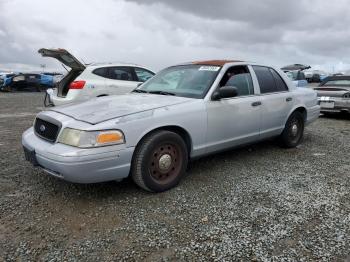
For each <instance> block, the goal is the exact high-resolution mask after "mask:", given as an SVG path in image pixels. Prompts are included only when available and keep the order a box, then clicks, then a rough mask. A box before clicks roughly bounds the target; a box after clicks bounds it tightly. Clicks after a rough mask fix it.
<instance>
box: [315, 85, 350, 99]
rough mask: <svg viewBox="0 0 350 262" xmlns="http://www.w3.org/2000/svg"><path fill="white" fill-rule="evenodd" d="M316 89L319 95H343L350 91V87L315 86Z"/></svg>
mask: <svg viewBox="0 0 350 262" xmlns="http://www.w3.org/2000/svg"><path fill="white" fill-rule="evenodd" d="M314 90H315V91H316V92H317V95H318V96H332V97H342V96H343V95H344V94H346V93H349V92H350V87H339V86H333V87H332V86H320V87H315V88H314Z"/></svg>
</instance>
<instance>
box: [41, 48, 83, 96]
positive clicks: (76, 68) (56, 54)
mask: <svg viewBox="0 0 350 262" xmlns="http://www.w3.org/2000/svg"><path fill="white" fill-rule="evenodd" d="M38 53H39V54H41V55H42V56H43V57H52V58H56V59H57V60H58V61H60V62H61V63H62V64H64V65H66V66H68V67H70V68H71V70H70V71H69V73H68V74H67V75H66V76H65V77H63V78H62V79H61V80H60V81H59V82H58V83H57V85H56V87H57V92H55V93H56V95H57V96H59V97H65V96H66V95H67V93H68V91H69V85H70V83H71V82H73V81H74V79H76V78H77V77H78V76H79V75H80V74H81V72H82V71H84V70H85V68H86V66H85V65H84V64H82V63H81V62H80V61H79V60H78V59H77V58H75V57H74V56H73V55H72V54H71V53H69V52H68V51H67V50H65V49H62V48H58V49H47V48H41V49H39V50H38Z"/></svg>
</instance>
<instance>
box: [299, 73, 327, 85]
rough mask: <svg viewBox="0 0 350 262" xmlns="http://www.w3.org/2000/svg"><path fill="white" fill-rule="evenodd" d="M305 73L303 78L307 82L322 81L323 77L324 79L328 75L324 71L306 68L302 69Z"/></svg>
mask: <svg viewBox="0 0 350 262" xmlns="http://www.w3.org/2000/svg"><path fill="white" fill-rule="evenodd" d="M304 74H305V78H306V80H307V81H308V82H309V83H320V82H322V81H323V80H324V79H326V77H328V74H327V73H326V72H324V71H320V70H313V71H310V70H307V71H304Z"/></svg>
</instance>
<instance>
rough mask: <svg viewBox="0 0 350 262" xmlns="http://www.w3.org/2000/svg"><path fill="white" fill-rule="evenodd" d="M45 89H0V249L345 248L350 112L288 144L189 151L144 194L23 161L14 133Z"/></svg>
mask: <svg viewBox="0 0 350 262" xmlns="http://www.w3.org/2000/svg"><path fill="white" fill-rule="evenodd" d="M42 100H43V94H42V93H41V94H38V93H22V94H21V93H18V94H5V93H0V135H1V138H0V155H1V158H0V163H1V170H0V192H1V194H0V260H5V261H14V260H16V261H18V260H25V261H36V260H45V261H48V260H49V261H58V260H59V261H61V260H66V261H76V260H83V261H96V260H97V259H100V260H107V261H108V260H120V261H122V260H127V261H135V260H144V261H174V260H181V261H185V260H186V261H194V260H196V261H207V260H210V261H225V260H227V261H229V260H257V261H267V260H278V261H287V260H298V261H308V260H324V261H334V260H340V261H346V260H349V259H350V226H349V223H350V193H349V186H350V161H349V159H350V158H349V155H350V153H349V152H350V117H347V116H341V117H333V118H324V117H321V118H320V119H319V120H318V121H317V122H315V123H313V124H312V125H310V126H309V127H307V129H306V131H305V137H304V142H303V143H302V145H300V146H299V147H298V148H295V149H289V150H286V149H281V148H280V147H278V146H277V145H276V143H275V142H274V141H267V142H263V143H259V144H257V145H253V146H249V147H244V148H241V149H236V150H232V151H229V152H226V153H222V154H218V155H214V156H210V157H206V158H204V159H200V160H197V161H195V162H193V163H191V166H190V168H189V171H188V175H187V177H186V178H185V179H184V180H183V181H182V183H181V184H180V185H179V186H178V187H177V188H175V189H173V190H170V191H168V192H165V193H161V194H151V193H147V192H145V191H143V190H141V189H139V188H137V187H136V186H135V185H134V184H133V183H132V182H131V181H130V180H126V181H122V182H120V183H116V182H109V183H103V184H94V185H76V184H71V183H67V182H64V181H61V180H58V179H55V178H53V177H50V176H48V175H46V174H45V173H43V172H42V171H41V170H40V169H37V168H33V167H32V166H31V165H30V164H29V163H27V162H25V161H24V157H23V153H22V147H21V142H20V138H21V134H22V132H23V131H24V130H25V129H26V128H28V127H29V126H31V124H32V122H33V119H34V116H35V114H36V113H37V112H38V111H40V110H41V106H42ZM1 258H2V259H1Z"/></svg>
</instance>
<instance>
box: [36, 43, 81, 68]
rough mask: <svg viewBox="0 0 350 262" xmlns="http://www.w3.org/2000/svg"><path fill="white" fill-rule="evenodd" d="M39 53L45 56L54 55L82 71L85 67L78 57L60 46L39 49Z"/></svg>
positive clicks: (67, 64) (63, 62) (69, 65)
mask: <svg viewBox="0 0 350 262" xmlns="http://www.w3.org/2000/svg"><path fill="white" fill-rule="evenodd" d="M38 53H39V54H41V55H42V56H43V57H53V58H56V59H57V60H58V61H60V62H61V63H62V64H64V65H66V66H68V67H70V68H72V69H74V70H79V71H82V70H84V69H85V66H84V65H83V64H82V63H80V61H79V60H78V59H76V58H75V57H74V56H73V55H72V54H71V53H69V52H68V51H67V50H65V49H62V48H58V49H46V48H41V49H39V50H38Z"/></svg>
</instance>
